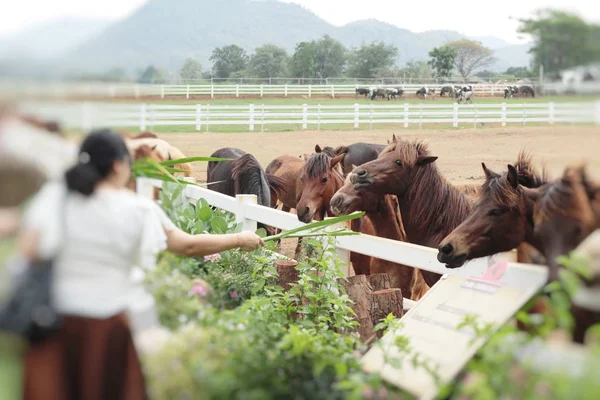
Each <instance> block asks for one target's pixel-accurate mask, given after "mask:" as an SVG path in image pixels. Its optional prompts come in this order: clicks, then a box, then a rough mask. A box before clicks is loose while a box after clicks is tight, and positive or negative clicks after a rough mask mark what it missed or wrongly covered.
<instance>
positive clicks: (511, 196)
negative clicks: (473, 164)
mask: <svg viewBox="0 0 600 400" xmlns="http://www.w3.org/2000/svg"><path fill="white" fill-rule="evenodd" d="M515 165H516V167H513V166H512V165H508V171H507V172H505V173H504V174H502V175H500V174H497V173H495V172H493V171H491V170H489V169H488V168H487V167H486V166H485V164H483V163H482V168H483V171H484V173H485V182H484V183H483V185H482V187H481V197H480V199H479V200H478V201H477V203H476V204H475V206H474V208H473V211H472V212H471V213H470V215H469V216H468V217H467V218H466V219H465V220H464V221H463V222H462V223H461V224H460V225H459V226H458V227H457V228H456V229H454V230H453V231H452V232H451V233H450V234H449V235H448V236H447V237H446V238H444V240H442V241H441V243H440V244H439V246H438V261H439V262H442V263H445V264H446V267H447V268H459V267H461V266H463V265H464V263H465V262H466V261H468V260H472V259H474V258H480V257H485V256H490V255H492V254H496V253H500V252H505V251H510V250H512V249H514V248H517V247H518V246H519V245H521V243H523V242H527V243H529V244H531V245H533V246H534V247H535V248H539V247H538V245H537V243H536V241H535V240H534V238H533V227H534V226H533V206H534V203H535V201H534V200H532V198H531V195H528V194H530V193H532V192H531V190H529V189H533V188H536V187H540V186H541V185H543V184H544V183H545V182H546V181H547V177H546V173H545V171H543V172H542V173H541V174H539V173H538V172H537V171H536V169H535V168H534V166H533V163H532V161H531V155H530V154H528V153H525V152H521V153H520V154H519V156H518V160H517V163H516V164H515ZM521 261H522V260H521Z"/></svg>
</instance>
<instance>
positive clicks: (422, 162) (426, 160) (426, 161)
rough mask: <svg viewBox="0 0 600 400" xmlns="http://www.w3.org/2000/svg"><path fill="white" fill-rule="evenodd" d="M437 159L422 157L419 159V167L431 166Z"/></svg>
mask: <svg viewBox="0 0 600 400" xmlns="http://www.w3.org/2000/svg"><path fill="white" fill-rule="evenodd" d="M437 159H438V158H437V157H435V156H420V157H419V158H417V165H418V166H419V167H422V166H423V165H427V164H431V163H432V162H434V161H435V160H437Z"/></svg>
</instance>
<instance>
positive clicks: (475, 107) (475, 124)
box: [473, 104, 477, 128]
mask: <svg viewBox="0 0 600 400" xmlns="http://www.w3.org/2000/svg"><path fill="white" fill-rule="evenodd" d="M473 109H474V110H475V115H474V120H475V123H474V125H473V128H477V104H475V105H474V106H473Z"/></svg>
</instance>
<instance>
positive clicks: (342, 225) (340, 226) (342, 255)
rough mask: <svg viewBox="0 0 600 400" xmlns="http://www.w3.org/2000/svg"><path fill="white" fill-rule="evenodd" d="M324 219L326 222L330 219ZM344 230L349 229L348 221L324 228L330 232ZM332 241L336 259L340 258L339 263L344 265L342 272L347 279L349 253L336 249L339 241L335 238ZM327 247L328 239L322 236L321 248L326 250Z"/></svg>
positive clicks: (348, 273)
mask: <svg viewBox="0 0 600 400" xmlns="http://www.w3.org/2000/svg"><path fill="white" fill-rule="evenodd" d="M325 219H326V220H328V219H331V217H325ZM344 228H346V229H350V221H346V222H340V223H339V224H335V225H332V226H328V227H327V228H325V231H327V232H332V231H336V230H339V229H344ZM334 240H335V252H336V253H337V255H338V257H339V258H340V261H342V262H343V263H344V265H345V268H344V270H343V271H342V272H343V274H344V277H346V278H347V277H348V276H349V275H350V251H348V250H344V249H340V248H339V247H338V244H339V240H338V239H337V238H335V239H334ZM329 246H330V245H329V237H328V236H324V237H323V248H324V249H327V248H328V247H329Z"/></svg>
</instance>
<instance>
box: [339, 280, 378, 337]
mask: <svg viewBox="0 0 600 400" xmlns="http://www.w3.org/2000/svg"><path fill="white" fill-rule="evenodd" d="M342 285H343V286H344V287H345V289H346V293H347V294H348V297H350V299H351V300H352V301H353V302H354V304H352V305H351V307H352V309H353V310H354V312H355V313H356V316H355V319H356V321H357V322H358V323H359V324H360V326H359V327H358V333H359V335H360V338H361V340H367V339H369V338H370V337H371V336H373V322H372V319H371V299H372V298H373V290H372V288H371V285H370V284H369V281H368V280H367V277H366V276H365V275H355V276H352V277H350V278H348V281H342Z"/></svg>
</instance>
